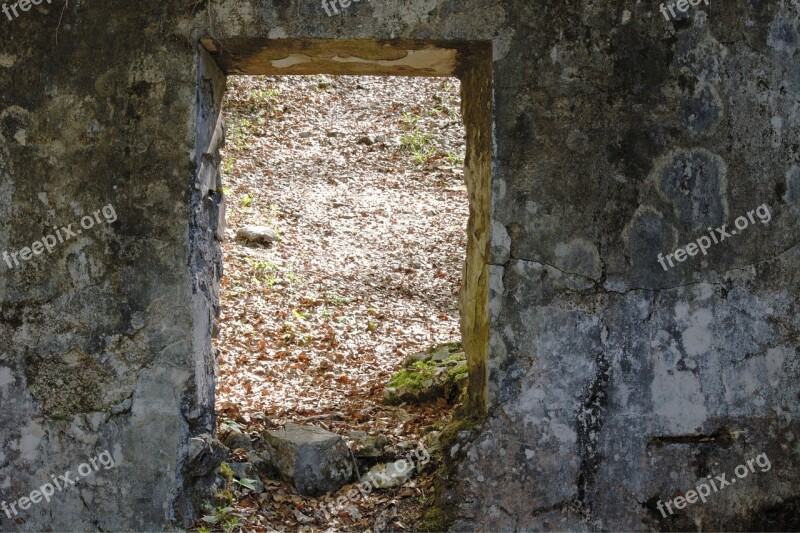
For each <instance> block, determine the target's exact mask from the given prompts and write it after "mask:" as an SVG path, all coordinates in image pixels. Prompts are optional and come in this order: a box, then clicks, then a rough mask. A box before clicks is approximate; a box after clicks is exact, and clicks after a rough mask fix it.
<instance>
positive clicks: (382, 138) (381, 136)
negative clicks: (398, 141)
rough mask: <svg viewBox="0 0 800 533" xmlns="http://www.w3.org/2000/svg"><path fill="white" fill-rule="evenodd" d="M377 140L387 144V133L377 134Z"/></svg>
mask: <svg viewBox="0 0 800 533" xmlns="http://www.w3.org/2000/svg"><path fill="white" fill-rule="evenodd" d="M375 142H376V143H380V144H386V135H376V136H375Z"/></svg>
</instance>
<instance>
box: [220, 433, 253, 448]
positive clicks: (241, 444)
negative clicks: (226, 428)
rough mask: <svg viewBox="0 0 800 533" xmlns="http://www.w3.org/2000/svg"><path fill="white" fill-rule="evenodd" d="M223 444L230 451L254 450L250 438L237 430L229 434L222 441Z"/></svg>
mask: <svg viewBox="0 0 800 533" xmlns="http://www.w3.org/2000/svg"><path fill="white" fill-rule="evenodd" d="M222 444H224V445H225V446H227V447H228V449H229V450H237V449H239V448H244V449H245V450H252V449H253V443H252V441H251V440H250V437H249V436H247V435H245V434H244V433H242V432H241V431H236V430H234V431H231V432H230V433H228V435H227V436H226V437H225V438H224V439H222Z"/></svg>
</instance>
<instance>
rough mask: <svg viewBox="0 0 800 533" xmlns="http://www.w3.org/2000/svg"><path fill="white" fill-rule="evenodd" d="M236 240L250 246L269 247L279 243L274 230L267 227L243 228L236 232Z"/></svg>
mask: <svg viewBox="0 0 800 533" xmlns="http://www.w3.org/2000/svg"><path fill="white" fill-rule="evenodd" d="M236 240H237V241H244V242H247V243H250V244H263V245H269V244H272V243H273V242H275V241H279V240H280V237H279V236H278V234H277V233H275V230H273V229H272V228H269V227H267V226H244V227H243V228H240V229H239V230H238V231H237V232H236Z"/></svg>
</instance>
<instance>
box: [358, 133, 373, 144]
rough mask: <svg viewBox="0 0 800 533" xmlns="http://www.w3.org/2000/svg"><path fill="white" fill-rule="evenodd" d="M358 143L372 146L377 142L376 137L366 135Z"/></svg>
mask: <svg viewBox="0 0 800 533" xmlns="http://www.w3.org/2000/svg"><path fill="white" fill-rule="evenodd" d="M358 144H364V145H366V146H372V145H373V144H375V138H374V137H372V136H370V135H364V136H363V137H361V138H359V139H358Z"/></svg>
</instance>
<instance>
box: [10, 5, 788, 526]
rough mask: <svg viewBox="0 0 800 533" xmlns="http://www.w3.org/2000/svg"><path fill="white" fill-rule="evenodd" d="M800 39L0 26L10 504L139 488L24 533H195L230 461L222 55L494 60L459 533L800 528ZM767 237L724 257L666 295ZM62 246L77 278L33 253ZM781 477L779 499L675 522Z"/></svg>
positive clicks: (736, 13) (597, 31)
mask: <svg viewBox="0 0 800 533" xmlns="http://www.w3.org/2000/svg"><path fill="white" fill-rule="evenodd" d="M679 15H680V14H679ZM799 18H800V2H798V0H775V1H769V2H766V1H752V0H750V1H745V0H726V1H725V2H722V0H710V2H709V5H706V3H705V1H703V2H701V3H700V5H699V6H697V7H689V8H688V10H687V13H686V14H685V15H680V17H679V19H678V20H669V21H668V20H666V18H665V16H664V15H662V14H661V13H660V12H659V9H658V3H657V2H648V3H644V2H638V1H634V0H624V1H619V0H599V1H598V0H594V1H590V0H566V1H565V0H558V1H556V0H550V1H537V2H530V1H529V0H396V1H389V0H372V1H371V2H367V1H362V2H358V3H353V4H352V5H351V6H349V7H348V8H345V9H343V10H342V13H340V14H338V15H334V16H330V17H329V16H328V15H327V14H326V13H325V10H324V9H323V7H322V5H321V4H320V2H316V1H314V2H311V1H310V0H260V1H259V0H206V1H202V0H200V1H195V0H183V1H181V0H140V1H139V2H135V3H129V2H103V3H101V2H97V1H94V2H91V1H80V0H75V1H73V2H69V3H68V4H66V3H65V2H64V1H63V0H56V1H55V2H53V3H48V2H42V3H41V5H39V6H35V7H33V8H32V9H30V10H28V11H25V12H20V14H19V17H17V18H14V19H13V20H8V18H6V17H5V16H4V15H0V24H1V25H2V29H3V39H2V42H0V195H1V196H2V200H0V253H2V251H8V252H10V253H13V252H18V253H19V251H20V250H22V251H23V255H22V256H20V255H18V256H17V257H18V259H16V260H15V259H13V258H10V259H9V263H10V265H9V264H7V263H6V261H5V260H4V258H3V257H0V405H2V406H3V407H4V409H2V410H0V444H1V445H2V447H0V501H5V502H12V501H17V500H18V499H19V498H21V497H23V496H27V495H29V494H30V493H31V491H33V490H34V489H36V488H37V487H40V486H42V484H44V483H47V482H48V481H49V480H51V476H58V475H59V474H62V473H64V472H66V471H68V470H72V471H75V469H76V468H77V467H78V465H80V464H81V463H83V462H86V461H88V460H89V458H92V457H96V456H97V455H98V454H99V453H100V452H102V451H105V450H107V451H109V453H110V454H111V455H112V456H113V458H114V467H113V468H109V469H102V470H100V471H98V473H97V474H96V475H94V476H92V477H89V478H87V479H86V480H84V481H82V482H81V483H80V487H71V488H70V487H66V488H65V489H64V490H63V491H59V492H58V494H56V495H55V496H54V497H53V498H52V501H51V502H49V503H47V502H42V503H36V504H33V505H32V506H30V508H28V509H25V510H22V511H20V512H19V514H18V515H17V516H13V513H12V518H11V519H9V518H8V516H7V514H6V513H5V512H2V511H0V529H2V530H19V531H36V530H76V529H80V530H87V531H89V530H157V529H166V528H169V527H171V526H170V525H171V524H176V525H180V524H187V523H188V522H189V521H191V520H192V519H193V518H194V517H195V516H196V514H195V513H196V504H197V502H198V500H199V499H200V498H201V497H202V494H203V492H204V487H205V479H206V476H207V474H208V472H209V471H210V470H211V469H213V467H214V465H215V464H216V462H217V461H219V459H220V457H221V453H222V452H221V451H220V449H219V448H218V447H217V445H216V443H215V442H214V440H213V437H212V435H213V430H214V424H215V419H214V416H213V411H212V408H211V406H212V403H213V387H214V357H213V353H212V348H211V334H212V330H213V319H214V317H215V315H216V305H217V303H216V298H217V290H218V289H217V285H216V284H217V279H218V276H219V274H220V260H219V250H218V246H217V244H216V239H217V236H218V234H219V231H220V224H221V223H222V218H223V214H224V201H223V200H222V198H221V194H220V193H221V191H220V190H219V189H220V187H219V185H220V184H219V177H218V170H217V164H218V160H217V158H216V153H215V151H216V147H218V146H219V143H220V142H222V138H223V137H224V131H223V128H222V127H221V125H220V124H219V123H218V116H219V102H220V98H221V95H222V92H223V91H224V74H223V73H222V71H221V70H220V69H219V67H218V66H217V65H216V64H215V61H214V59H213V58H212V57H210V56H209V55H208V54H206V53H205V52H204V50H203V47H202V46H201V45H200V42H201V40H202V41H203V42H206V41H220V40H223V41H224V40H226V39H264V40H266V39H300V40H303V39H306V40H308V39H328V40H355V41H357V40H373V41H378V42H382V41H395V40H406V41H415V42H417V43H424V42H435V43H439V44H441V43H442V42H454V43H458V46H465V45H466V44H465V43H467V44H468V43H471V42H477V43H483V44H485V45H489V44H490V45H491V50H492V58H491V59H492V61H491V65H492V66H491V71H492V72H491V74H492V76H491V78H492V79H491V80H490V82H489V80H486V79H485V78H480V77H477V78H473V79H472V82H473V86H474V88H475V91H476V92H474V93H473V94H481V91H484V93H485V92H486V91H488V90H490V89H491V90H492V91H493V100H494V105H493V115H494V126H493V139H491V141H492V142H491V147H492V149H491V161H490V160H489V159H477V160H474V161H473V163H475V164H476V165H478V167H480V168H483V167H487V168H488V166H489V165H491V173H492V201H493V212H492V215H491V243H487V249H486V250H484V251H483V252H481V251H479V250H476V251H475V254H474V257H487V256H488V253H489V250H490V251H491V257H492V258H491V261H489V262H488V263H490V264H487V265H485V266H486V267H487V268H482V267H481V268H478V270H477V271H476V272H478V274H479V275H476V276H475V279H476V280H477V281H480V280H481V279H483V281H482V283H484V284H488V289H489V292H490V294H489V296H488V298H487V301H474V302H466V303H465V305H472V306H473V307H472V308H473V309H474V313H473V315H472V316H473V317H474V316H478V315H479V314H480V313H486V315H487V317H488V320H489V328H488V335H487V336H488V340H487V341H486V342H487V344H488V349H486V348H483V349H481V348H480V347H478V348H476V350H479V351H484V352H486V351H488V356H487V358H486V360H484V361H471V366H472V368H473V369H474V368H478V369H481V368H485V369H486V371H485V377H486V379H483V378H480V376H479V377H478V378H477V381H475V380H476V378H475V375H473V383H472V386H473V391H472V392H473V394H472V398H473V401H483V403H484V404H483V405H478V406H473V408H474V409H475V410H476V411H478V413H477V414H478V415H484V414H485V417H483V419H482V421H481V423H480V424H479V425H477V426H474V427H472V428H471V430H464V431H461V432H458V434H457V436H456V440H457V442H455V443H453V445H452V447H451V448H450V449H448V450H445V455H446V456H447V457H448V460H449V468H450V470H449V471H450V477H449V478H447V479H446V483H445V486H446V487H447V493H446V495H445V496H446V498H444V503H446V504H447V505H446V507H447V509H448V510H450V511H452V513H451V515H450V516H449V517H447V518H449V520H451V521H452V523H453V527H454V528H455V529H459V530H463V529H476V528H477V529H484V530H512V529H516V530H520V529H524V530H532V529H552V530H564V529H576V530H590V529H591V530H600V529H637V530H642V529H652V530H666V529H695V528H701V529H704V530H708V529H737V530H738V529H768V528H774V529H784V530H785V529H796V528H798V527H800V524H799V523H798V518H797V517H798V516H799V515H800V510H798V492H797V491H798V489H797V487H798V486H800V471H799V470H798V467H797V465H798V464H800V457H798V456H799V455H800V444H799V443H800V441H798V436H800V428H799V427H798V410H800V390H798V385H797V383H798V373H800V341H798V330H800V318H798V317H799V316H800V313H798V304H797V295H798V293H799V292H800V273H799V272H798V248H797V243H798V240H800V239H799V237H800V227H799V226H798V214H799V213H800V128H798V127H797V124H798V123H799V122H800V99H799V98H798V94H800V29H799V28H798V19H799ZM476 57H477V56H476ZM487 62H488V61H487ZM461 73H462V75H464V76H465V80H466V81H467V82H469V81H470V79H469V76H468V75H467V74H466V71H462V72H461ZM465 94H466V93H465ZM486 102H488V100H486ZM471 104H473V105H478V103H477V102H470V101H465V102H464V106H465V110H468V109H469V108H470V105H471ZM481 105H488V104H481ZM473 112H474V113H476V114H477V115H478V116H479V115H480V114H481V112H482V111H481V109H480V108H479V109H478V110H477V111H473ZM468 113H469V111H468ZM486 135H487V131H485V130H483V131H480V132H477V133H476V135H475V137H474V142H475V143H486V144H487V145H488V144H489V143H488V141H489V139H488V138H487V137H486ZM472 139H473V138H472V137H471V140H472ZM478 167H476V168H478ZM109 205H110V206H113V213H114V216H109V215H110V214H111V212H112V210H110V209H107V210H106V211H101V212H99V213H98V211H97V210H100V209H102V208H103V207H104V206H109ZM762 205H766V206H767V207H768V210H769V214H770V217H771V218H770V220H769V222H768V223H765V224H764V223H761V221H760V219H759V218H758V217H757V214H754V213H753V211H754V210H755V209H756V208H757V207H759V206H762ZM748 213H750V216H751V217H752V218H751V221H752V222H751V223H749V224H748V227H747V229H744V230H741V231H739V232H738V234H736V235H732V236H731V237H729V238H726V239H725V240H724V241H722V242H719V243H718V244H713V245H711V246H710V247H709V248H708V249H707V250H706V255H703V254H697V255H695V256H694V257H689V258H684V261H682V262H678V261H677V259H675V267H674V268H667V269H665V268H664V267H662V265H661V264H659V261H658V259H657V257H658V254H663V256H666V255H667V254H670V253H673V252H674V250H676V249H677V248H679V247H684V246H685V245H686V244H688V243H691V242H693V241H696V240H697V239H698V238H700V237H702V236H703V235H709V230H708V229H706V228H709V227H711V228H718V227H721V226H722V225H723V224H728V231H729V232H730V230H731V229H733V228H735V226H734V223H735V220H736V219H737V217H740V216H742V215H744V216H745V217H747V216H748ZM85 216H89V217H94V222H92V224H91V227H90V228H89V227H86V226H81V222H82V221H84V218H83V217H85ZM70 224H72V227H71V229H74V230H78V229H81V231H82V232H81V233H80V234H77V232H76V234H75V235H74V236H72V237H69V235H65V232H62V231H61V229H60V228H62V227H67V228H69V225H70ZM87 226H88V224H87ZM476 227H479V226H476ZM51 235H52V236H53V238H58V241H59V242H58V243H57V244H55V245H53V246H52V252H48V251H42V248H41V247H39V248H35V247H34V244H33V243H34V242H35V241H40V242H43V244H47V243H49V242H51V241H47V240H45V239H47V238H48V236H51ZM59 235H60V236H59ZM714 235H715V237H716V236H717V232H714ZM66 237H69V238H66ZM476 239H477V237H476ZM62 241H63V242H62ZM476 242H477V240H476ZM488 244H490V247H489V246H488ZM25 247H30V248H32V251H31V252H28V254H25V253H24V250H23V249H24V248H25ZM37 249H38V250H39V251H40V254H38V255H33V253H35V252H36V250H37ZM29 254H30V255H32V257H31V258H29V259H28V260H25V259H24V258H25V257H26V256H27V255H29ZM673 258H674V256H673ZM16 261H19V262H20V265H19V266H17V265H16V264H15V263H16ZM476 266H480V265H475V264H474V262H473V263H472V267H473V268H474V267H476ZM667 266H668V265H667ZM467 271H468V272H469V268H468V269H467ZM484 271H488V272H490V275H489V277H488V279H486V278H485V276H484V277H483V278H482V277H481V275H480V272H484ZM468 275H469V274H468ZM476 294H480V292H478V293H476ZM473 326H474V328H473V329H474V330H475V331H480V329H481V324H480V322H479V321H478V322H476V323H474V324H473ZM475 353H478V352H475ZM478 386H482V387H484V388H485V390H483V391H477V390H476V389H475V387H478ZM459 439H460V440H459ZM759 454H766V455H767V456H768V457H769V460H770V463H771V469H770V470H769V471H767V472H761V471H760V470H759V469H756V470H755V472H753V473H751V474H750V475H749V476H748V477H746V478H744V479H741V480H739V481H738V482H737V483H736V484H732V485H731V486H729V487H726V488H724V489H722V490H721V491H720V492H719V493H714V494H713V495H712V496H710V497H709V499H708V501H707V502H706V503H705V504H703V503H697V504H694V505H689V506H688V507H687V508H685V509H683V510H679V511H677V512H676V513H675V514H672V515H669V514H666V516H664V514H662V512H661V511H660V510H659V508H658V503H659V501H661V502H666V501H668V500H670V498H673V497H674V496H677V495H682V494H684V493H686V491H688V490H689V489H692V488H693V487H694V486H695V485H696V482H697V480H698V479H701V478H705V477H706V476H708V475H712V476H716V475H719V474H722V473H727V474H728V479H730V478H731V477H732V476H733V474H732V472H734V468H735V467H736V466H737V465H739V464H742V463H745V462H746V460H747V459H750V458H753V457H755V456H757V455H759ZM734 477H735V476H734Z"/></svg>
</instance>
